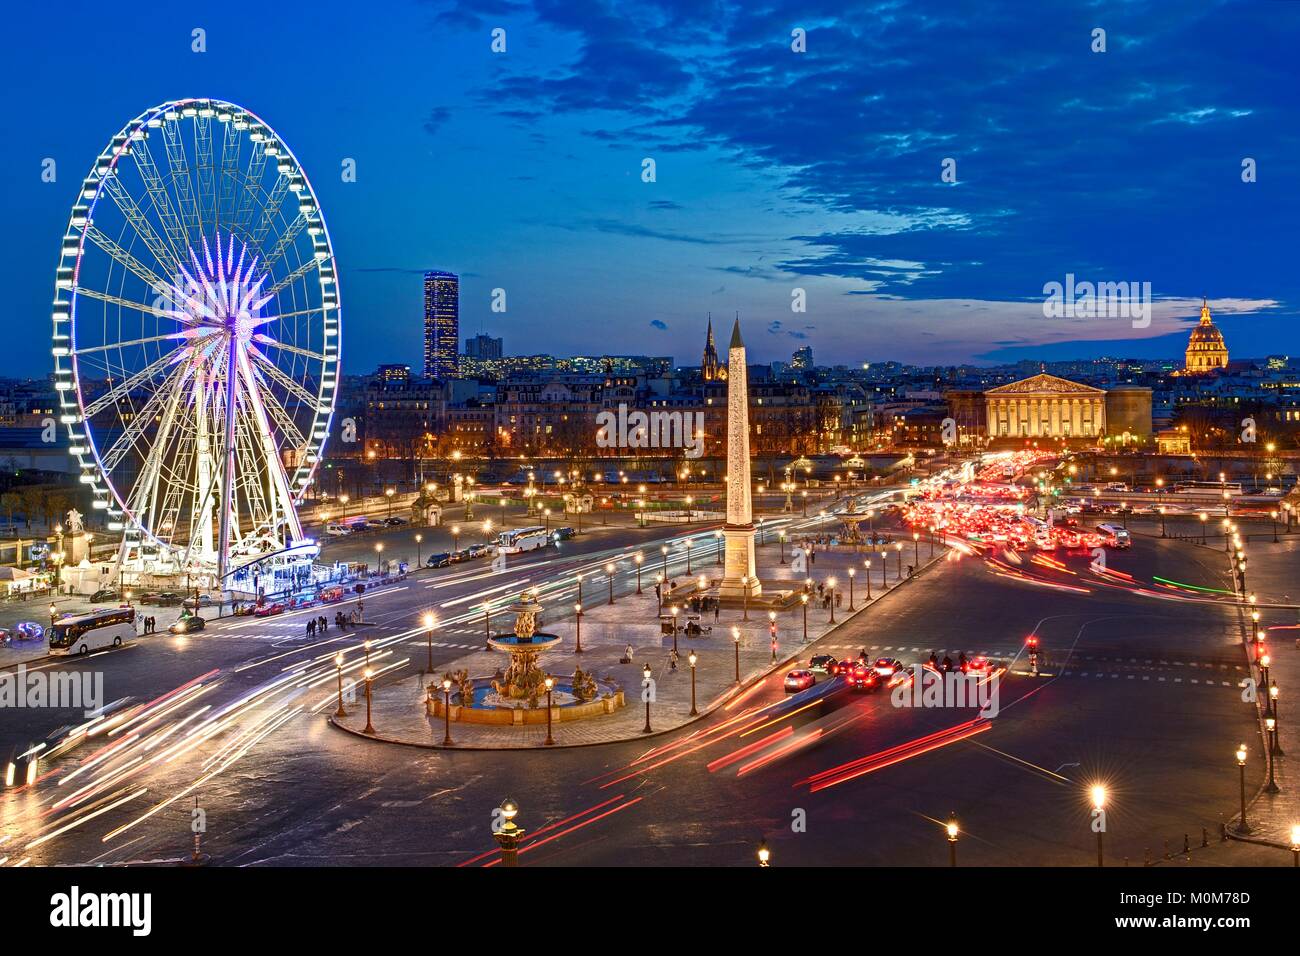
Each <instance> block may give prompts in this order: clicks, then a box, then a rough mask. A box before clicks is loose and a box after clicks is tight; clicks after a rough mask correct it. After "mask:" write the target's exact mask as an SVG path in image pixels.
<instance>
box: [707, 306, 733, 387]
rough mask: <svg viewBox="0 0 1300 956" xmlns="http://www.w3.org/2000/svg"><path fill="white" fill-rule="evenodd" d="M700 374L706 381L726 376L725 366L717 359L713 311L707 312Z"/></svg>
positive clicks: (713, 380) (717, 379)
mask: <svg viewBox="0 0 1300 956" xmlns="http://www.w3.org/2000/svg"><path fill="white" fill-rule="evenodd" d="M700 375H701V377H703V379H704V381H706V382H718V381H722V380H723V379H725V378H726V377H727V367H726V366H725V365H723V364H722V363H721V362H719V361H718V346H717V345H716V344H715V343H714V341H713V313H712V312H710V313H709V334H708V338H707V339H705V341H704V358H703V359H702V360H701V362H700Z"/></svg>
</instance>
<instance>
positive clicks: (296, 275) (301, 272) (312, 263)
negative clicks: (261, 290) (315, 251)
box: [266, 256, 320, 295]
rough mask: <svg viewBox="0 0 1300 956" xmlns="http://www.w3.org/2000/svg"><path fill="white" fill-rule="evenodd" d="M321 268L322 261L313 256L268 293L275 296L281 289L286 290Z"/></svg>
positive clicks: (268, 290)
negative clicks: (312, 271)
mask: <svg viewBox="0 0 1300 956" xmlns="http://www.w3.org/2000/svg"><path fill="white" fill-rule="evenodd" d="M319 268H320V260H319V259H317V258H316V257H315V256H313V257H312V258H310V259H308V260H307V261H306V262H304V263H303V264H302V265H300V266H299V267H298V268H296V269H294V270H293V271H292V272H290V273H289V274H288V275H286V276H285V277H284V278H283V279H281V280H280V281H279V282H277V283H276V284H275V285H273V286H271V288H269V289H267V290H266V291H267V293H268V294H270V295H275V294H276V293H278V292H279V291H280V290H281V289H284V288H285V287H287V286H289V285H290V284H292V283H294V282H297V281H298V280H299V279H301V278H302V277H303V276H305V275H306V274H307V273H309V272H311V270H312V269H319Z"/></svg>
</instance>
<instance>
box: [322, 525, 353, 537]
mask: <svg viewBox="0 0 1300 956" xmlns="http://www.w3.org/2000/svg"><path fill="white" fill-rule="evenodd" d="M325 533H326V534H328V535H333V536H334V537H336V538H341V537H343V536H344V535H345V534H351V533H352V529H351V528H349V527H348V526H347V525H345V524H327V525H326V526H325Z"/></svg>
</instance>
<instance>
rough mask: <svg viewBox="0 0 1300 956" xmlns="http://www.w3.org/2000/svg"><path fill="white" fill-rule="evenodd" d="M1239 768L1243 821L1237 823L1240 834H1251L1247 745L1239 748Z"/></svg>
mask: <svg viewBox="0 0 1300 956" xmlns="http://www.w3.org/2000/svg"><path fill="white" fill-rule="evenodd" d="M1237 768H1238V769H1239V770H1240V771H1241V819H1240V820H1239V821H1238V822H1237V832H1238V833H1249V832H1250V826H1249V825H1248V824H1247V823H1246V745H1245V744H1242V745H1241V746H1240V747H1238V748H1237Z"/></svg>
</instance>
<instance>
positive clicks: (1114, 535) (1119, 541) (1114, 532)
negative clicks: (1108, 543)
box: [1097, 524, 1133, 548]
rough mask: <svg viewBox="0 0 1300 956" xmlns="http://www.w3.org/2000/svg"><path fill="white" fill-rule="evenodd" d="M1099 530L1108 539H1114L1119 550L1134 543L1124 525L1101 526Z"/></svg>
mask: <svg viewBox="0 0 1300 956" xmlns="http://www.w3.org/2000/svg"><path fill="white" fill-rule="evenodd" d="M1097 530H1098V531H1100V532H1101V533H1102V534H1104V535H1105V536H1106V537H1108V538H1111V539H1113V540H1114V541H1115V547H1117V548H1127V547H1129V546H1130V545H1131V544H1132V543H1133V539H1132V538H1130V537H1129V534H1128V529H1127V528H1125V527H1124V526H1123V525H1117V524H1099V525H1097Z"/></svg>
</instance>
